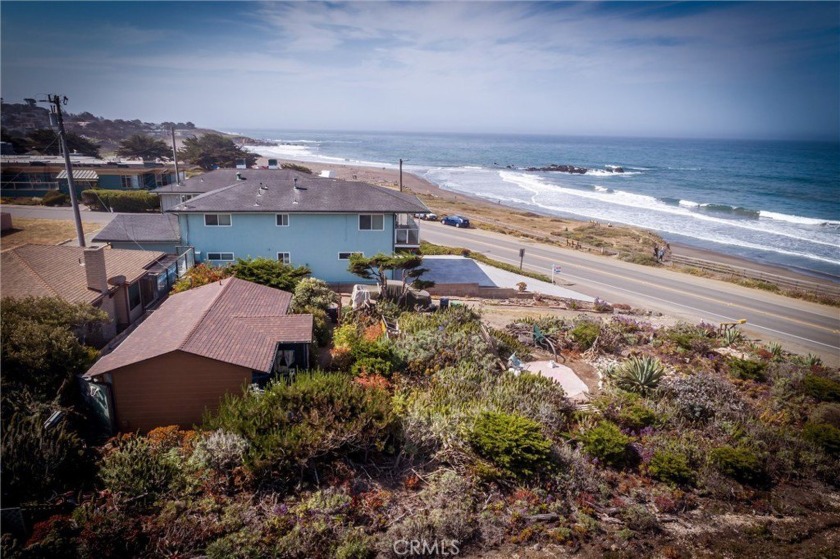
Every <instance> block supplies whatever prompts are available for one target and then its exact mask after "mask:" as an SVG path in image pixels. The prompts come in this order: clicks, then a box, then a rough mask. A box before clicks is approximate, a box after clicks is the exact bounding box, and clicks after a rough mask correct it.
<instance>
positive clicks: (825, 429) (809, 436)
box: [802, 423, 840, 456]
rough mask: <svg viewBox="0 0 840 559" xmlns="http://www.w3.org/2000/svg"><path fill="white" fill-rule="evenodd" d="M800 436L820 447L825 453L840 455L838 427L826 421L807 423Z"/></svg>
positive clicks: (839, 430)
mask: <svg viewBox="0 0 840 559" xmlns="http://www.w3.org/2000/svg"><path fill="white" fill-rule="evenodd" d="M802 436H803V437H804V438H805V440H807V441H810V442H812V443H814V444H815V445H817V446H818V447H820V448H822V449H823V450H824V451H825V452H826V454H830V455H833V456H836V455H840V429H838V428H837V427H835V426H834V425H829V424H828V423H808V424H807V425H805V428H804V429H803V430H802Z"/></svg>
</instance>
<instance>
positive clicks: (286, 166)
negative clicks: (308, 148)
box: [280, 163, 312, 175]
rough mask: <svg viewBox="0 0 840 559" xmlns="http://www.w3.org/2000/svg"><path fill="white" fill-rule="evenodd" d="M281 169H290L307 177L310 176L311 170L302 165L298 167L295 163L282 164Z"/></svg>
mask: <svg viewBox="0 0 840 559" xmlns="http://www.w3.org/2000/svg"><path fill="white" fill-rule="evenodd" d="M280 168H281V169H291V170H292V171H298V172H300V173H306V174H307V175H311V174H312V169H310V168H309V167H304V166H303V165H298V164H297V163H282V164H280Z"/></svg>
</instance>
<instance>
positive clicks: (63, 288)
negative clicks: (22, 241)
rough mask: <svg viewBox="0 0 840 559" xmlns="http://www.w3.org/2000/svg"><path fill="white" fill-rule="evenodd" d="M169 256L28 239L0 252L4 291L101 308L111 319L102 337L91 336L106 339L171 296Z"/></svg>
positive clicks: (2, 288) (104, 340)
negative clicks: (167, 295) (44, 243)
mask: <svg viewBox="0 0 840 559" xmlns="http://www.w3.org/2000/svg"><path fill="white" fill-rule="evenodd" d="M167 258H169V257H168V256H167V255H165V254H164V253H162V252H151V251H145V250H116V249H103V248H88V249H85V248H82V247H70V246H53V245H23V246H19V247H16V248H12V249H9V250H6V251H3V253H2V255H0V259H1V260H0V281H2V287H0V290H2V295H3V297H60V298H61V299H64V300H65V301H68V302H70V303H88V304H90V305H93V306H94V307H97V308H100V309H102V310H104V311H105V312H107V313H108V316H110V317H111V323H110V324H108V325H107V326H106V327H105V328H104V330H103V332H102V333H101V338H102V339H100V340H88V341H89V342H93V343H97V342H106V341H108V340H110V339H111V338H113V337H114V336H115V335H116V333H117V332H119V331H122V330H124V329H125V328H127V327H128V326H129V325H131V324H132V323H134V322H135V321H136V320H137V319H138V318H140V317H141V316H142V315H143V314H144V312H145V309H146V308H147V307H149V306H151V305H153V304H154V303H155V302H157V301H158V300H159V299H160V298H161V297H165V296H166V293H167V291H168V285H167V283H166V280H167V276H166V267H167V266H168V264H167ZM161 274H163V280H164V281H163V286H162V287H161V286H160V284H159V279H160V275H161Z"/></svg>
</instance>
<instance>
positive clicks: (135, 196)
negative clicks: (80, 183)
mask: <svg viewBox="0 0 840 559" xmlns="http://www.w3.org/2000/svg"><path fill="white" fill-rule="evenodd" d="M82 202H83V203H84V204H85V205H86V206H89V207H91V208H93V209H95V210H99V211H113V212H133V213H137V212H148V211H154V210H159V209H160V197H159V196H158V195H157V194H152V193H151V192H149V191H147V190H130V191H125V190H105V189H98V188H91V189H89V190H83V191H82Z"/></svg>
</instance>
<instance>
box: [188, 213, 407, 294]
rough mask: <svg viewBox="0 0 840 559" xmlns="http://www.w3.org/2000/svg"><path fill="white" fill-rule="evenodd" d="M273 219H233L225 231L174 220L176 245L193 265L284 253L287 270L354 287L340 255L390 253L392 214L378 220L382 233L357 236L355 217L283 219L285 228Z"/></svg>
mask: <svg viewBox="0 0 840 559" xmlns="http://www.w3.org/2000/svg"><path fill="white" fill-rule="evenodd" d="M275 215H276V214H273V213H271V214H236V213H235V214H232V216H231V225H230V226H229V227H225V226H221V227H220V226H210V227H208V226H205V225H204V214H180V215H179V216H178V217H179V219H178V221H179V225H180V229H181V239H182V242H183V243H184V244H185V245H191V246H194V247H195V250H196V260H197V261H199V262H207V253H211V252H212V253H215V252H225V253H230V252H232V253H233V254H234V256H235V257H236V258H257V257H264V258H271V259H276V258H277V253H278V252H288V253H289V257H290V263H291V264H292V265H295V266H302V265H306V266H309V268H310V269H311V270H312V275H313V276H314V277H317V278H319V279H322V280H324V281H327V282H332V283H338V282H357V281H359V278H358V276H354V275H353V274H351V273H350V272H348V271H347V265H348V261H347V260H339V259H338V255H339V253H340V252H363V253H364V254H365V255H366V256H371V255H373V254H376V253H378V252H384V253H387V254H390V253H392V252H393V250H394V215H393V214H384V219H383V221H384V224H383V230H382V231H360V230H359V214H289V225H288V227H278V226H277V225H276V218H275ZM198 252H201V254H200V255H199V254H198Z"/></svg>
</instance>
